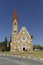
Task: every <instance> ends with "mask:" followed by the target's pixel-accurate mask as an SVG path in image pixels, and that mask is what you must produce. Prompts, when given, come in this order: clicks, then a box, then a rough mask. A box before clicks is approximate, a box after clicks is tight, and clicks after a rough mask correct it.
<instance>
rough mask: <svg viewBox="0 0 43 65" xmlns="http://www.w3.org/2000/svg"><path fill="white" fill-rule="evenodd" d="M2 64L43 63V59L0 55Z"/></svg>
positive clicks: (26, 64) (24, 64) (30, 64)
mask: <svg viewBox="0 0 43 65" xmlns="http://www.w3.org/2000/svg"><path fill="white" fill-rule="evenodd" d="M0 65H43V61H41V60H33V59H27V58H19V57H13V56H0Z"/></svg>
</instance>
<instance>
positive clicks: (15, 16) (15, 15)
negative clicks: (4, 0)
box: [13, 8, 18, 21]
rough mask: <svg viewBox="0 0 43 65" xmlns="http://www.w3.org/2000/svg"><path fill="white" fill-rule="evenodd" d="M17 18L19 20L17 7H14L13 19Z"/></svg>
mask: <svg viewBox="0 0 43 65" xmlns="http://www.w3.org/2000/svg"><path fill="white" fill-rule="evenodd" d="M14 19H16V20H17V21H18V17H17V13H16V8H15V9H14V15H13V20H14Z"/></svg>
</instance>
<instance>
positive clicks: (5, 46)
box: [4, 37, 8, 51]
mask: <svg viewBox="0 0 43 65" xmlns="http://www.w3.org/2000/svg"><path fill="white" fill-rule="evenodd" d="M7 43H8V42H7V37H5V40H4V48H5V51H7Z"/></svg>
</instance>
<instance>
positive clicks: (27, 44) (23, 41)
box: [11, 9, 33, 51]
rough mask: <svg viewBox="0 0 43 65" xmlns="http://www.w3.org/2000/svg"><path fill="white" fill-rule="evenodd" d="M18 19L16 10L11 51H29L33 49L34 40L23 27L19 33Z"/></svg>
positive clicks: (13, 20) (13, 19)
mask: <svg viewBox="0 0 43 65" xmlns="http://www.w3.org/2000/svg"><path fill="white" fill-rule="evenodd" d="M18 24H19V22H18V17H17V13H16V9H15V10H14V15H13V18H12V41H11V51H16V50H18V51H29V50H32V49H33V45H32V38H31V35H30V34H29V32H28V31H27V29H26V27H22V28H21V29H20V31H19V32H18Z"/></svg>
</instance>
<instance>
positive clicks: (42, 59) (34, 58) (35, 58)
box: [0, 54, 43, 61]
mask: <svg viewBox="0 0 43 65" xmlns="http://www.w3.org/2000/svg"><path fill="white" fill-rule="evenodd" d="M0 56H11V57H19V58H27V59H33V60H41V61H43V58H37V57H26V56H20V55H9V54H0Z"/></svg>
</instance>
